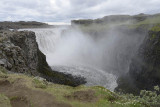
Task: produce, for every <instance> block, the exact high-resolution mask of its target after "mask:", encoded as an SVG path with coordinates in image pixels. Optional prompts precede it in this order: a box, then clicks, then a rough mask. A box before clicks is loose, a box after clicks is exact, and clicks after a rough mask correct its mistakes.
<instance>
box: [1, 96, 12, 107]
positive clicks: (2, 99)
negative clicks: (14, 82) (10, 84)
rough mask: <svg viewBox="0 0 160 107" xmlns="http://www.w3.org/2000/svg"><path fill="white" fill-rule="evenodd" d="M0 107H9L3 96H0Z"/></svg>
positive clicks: (7, 100) (6, 99) (7, 99)
mask: <svg viewBox="0 0 160 107" xmlns="http://www.w3.org/2000/svg"><path fill="white" fill-rule="evenodd" d="M0 107H11V104H10V100H9V98H8V97H6V96H5V95H3V94H0Z"/></svg>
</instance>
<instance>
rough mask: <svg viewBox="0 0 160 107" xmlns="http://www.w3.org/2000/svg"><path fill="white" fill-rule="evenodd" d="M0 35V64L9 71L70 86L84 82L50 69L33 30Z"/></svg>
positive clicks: (81, 79)
mask: <svg viewBox="0 0 160 107" xmlns="http://www.w3.org/2000/svg"><path fill="white" fill-rule="evenodd" d="M0 35H1V36H0V37H1V38H0V40H1V41H0V65H1V66H3V67H5V68H6V69H8V70H9V71H11V72H16V73H25V74H29V75H34V76H41V77H43V78H45V79H46V80H48V81H50V82H54V83H59V84H65V85H70V86H78V85H80V84H84V83H85V82H86V81H85V79H84V78H81V77H73V76H72V75H70V74H63V73H60V72H57V71H52V69H51V68H50V67H49V66H48V64H47V62H46V56H45V55H44V54H43V53H42V52H41V51H40V50H39V48H38V44H37V42H36V36H35V33H34V32H30V31H5V32H3V31H2V32H1V34H0Z"/></svg>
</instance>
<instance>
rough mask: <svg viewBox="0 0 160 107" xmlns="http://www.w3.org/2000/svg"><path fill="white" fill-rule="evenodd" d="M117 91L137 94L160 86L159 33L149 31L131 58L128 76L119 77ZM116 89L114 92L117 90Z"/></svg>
mask: <svg viewBox="0 0 160 107" xmlns="http://www.w3.org/2000/svg"><path fill="white" fill-rule="evenodd" d="M118 83H119V86H118V87H117V89H122V90H124V91H125V92H130V93H135V94H136V93H139V91H140V90H142V89H146V90H152V89H153V87H154V86H156V85H159V86H160V31H149V32H148V35H147V36H146V38H145V40H144V42H143V44H142V45H141V47H140V48H139V50H138V52H137V54H136V55H135V56H134V57H133V59H132V62H131V64H130V69H129V72H128V74H126V75H125V76H123V77H120V78H119V80H118ZM117 89H116V90H117Z"/></svg>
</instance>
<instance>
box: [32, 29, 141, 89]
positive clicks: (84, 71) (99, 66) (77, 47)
mask: <svg viewBox="0 0 160 107" xmlns="http://www.w3.org/2000/svg"><path fill="white" fill-rule="evenodd" d="M29 30H32V31H34V32H35V33H36V39H37V42H38V45H39V48H40V50H41V51H42V52H43V53H44V54H45V55H46V58H47V62H48V64H49V65H50V66H51V67H52V69H53V70H56V71H59V72H64V73H69V74H72V75H76V76H83V77H85V78H86V80H87V83H86V85H89V86H94V85H99V86H104V87H106V88H107V89H110V90H111V91H113V90H114V89H115V88H116V87H117V82H116V81H117V76H118V75H120V74H122V73H125V72H127V71H128V69H129V64H130V60H131V58H132V56H133V55H134V53H135V52H136V50H137V49H138V47H139V45H140V43H141V41H142V40H143V39H142V38H143V36H141V35H140V34H137V33H135V34H131V35H128V34H125V33H123V32H122V31H118V30H117V31H116V32H115V29H114V31H113V30H111V31H110V32H108V33H106V34H103V36H102V37H101V36H100V37H99V39H94V38H93V36H92V35H87V34H84V33H83V32H81V31H80V30H78V29H73V28H72V29H71V28H70V27H57V28H45V29H29Z"/></svg>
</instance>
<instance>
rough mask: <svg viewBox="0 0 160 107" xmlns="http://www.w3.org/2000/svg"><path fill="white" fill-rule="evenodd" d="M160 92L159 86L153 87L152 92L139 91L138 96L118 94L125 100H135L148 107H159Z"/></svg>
mask: <svg viewBox="0 0 160 107" xmlns="http://www.w3.org/2000/svg"><path fill="white" fill-rule="evenodd" d="M159 92H160V89H159V86H155V87H154V91H147V90H141V92H140V95H139V96H134V95H133V94H120V95H121V96H123V97H124V98H126V99H130V100H135V101H138V102H140V103H141V104H144V105H146V106H149V107H159V106H160V94H158V93H159Z"/></svg>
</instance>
